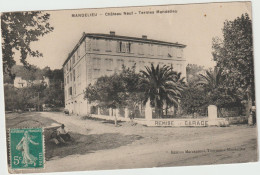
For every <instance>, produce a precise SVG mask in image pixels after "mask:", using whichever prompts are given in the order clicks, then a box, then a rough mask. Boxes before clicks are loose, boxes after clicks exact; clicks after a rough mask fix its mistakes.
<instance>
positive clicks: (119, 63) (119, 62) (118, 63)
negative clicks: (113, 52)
mask: <svg viewBox="0 0 260 175" xmlns="http://www.w3.org/2000/svg"><path fill="white" fill-rule="evenodd" d="M123 64H124V60H122V59H118V60H117V69H118V70H122V66H123Z"/></svg>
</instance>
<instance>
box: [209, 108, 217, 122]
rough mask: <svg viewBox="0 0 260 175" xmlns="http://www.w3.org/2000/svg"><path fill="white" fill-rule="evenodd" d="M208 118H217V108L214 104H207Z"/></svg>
mask: <svg viewBox="0 0 260 175" xmlns="http://www.w3.org/2000/svg"><path fill="white" fill-rule="evenodd" d="M208 118H209V119H210V120H211V119H213V120H214V119H217V118H218V108H217V106H215V105H209V106H208Z"/></svg>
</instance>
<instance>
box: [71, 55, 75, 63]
mask: <svg viewBox="0 0 260 175" xmlns="http://www.w3.org/2000/svg"><path fill="white" fill-rule="evenodd" d="M72 64H75V55H73V56H72Z"/></svg>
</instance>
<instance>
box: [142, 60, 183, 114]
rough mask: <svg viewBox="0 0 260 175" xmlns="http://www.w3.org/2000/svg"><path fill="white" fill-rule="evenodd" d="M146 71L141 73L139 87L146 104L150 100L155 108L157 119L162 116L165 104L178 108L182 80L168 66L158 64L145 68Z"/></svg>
mask: <svg viewBox="0 0 260 175" xmlns="http://www.w3.org/2000/svg"><path fill="white" fill-rule="evenodd" d="M145 68H146V71H141V73H142V74H143V79H142V82H141V87H142V88H143V90H144V95H145V99H144V102H147V101H148V99H150V103H151V104H150V105H151V106H152V107H154V108H155V113H156V115H157V116H158V117H160V116H161V115H162V110H163V105H164V104H165V103H166V104H167V105H171V106H178V104H179V100H180V98H181V92H182V91H183V89H184V86H183V79H180V74H177V73H176V72H175V71H173V70H172V68H171V67H169V66H166V65H164V66H162V67H160V65H159V64H158V65H157V66H156V67H154V65H153V64H151V67H147V66H146V67H145Z"/></svg>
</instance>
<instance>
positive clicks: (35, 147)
mask: <svg viewBox="0 0 260 175" xmlns="http://www.w3.org/2000/svg"><path fill="white" fill-rule="evenodd" d="M9 134H10V135H9V136H10V137H9V139H10V142H9V143H10V145H9V146H10V161H11V162H10V164H11V168H12V169H34V168H44V140H43V139H44V138H43V129H42V128H24V129H10V133H9Z"/></svg>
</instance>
